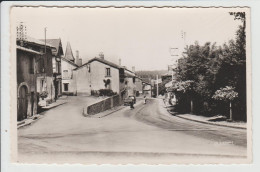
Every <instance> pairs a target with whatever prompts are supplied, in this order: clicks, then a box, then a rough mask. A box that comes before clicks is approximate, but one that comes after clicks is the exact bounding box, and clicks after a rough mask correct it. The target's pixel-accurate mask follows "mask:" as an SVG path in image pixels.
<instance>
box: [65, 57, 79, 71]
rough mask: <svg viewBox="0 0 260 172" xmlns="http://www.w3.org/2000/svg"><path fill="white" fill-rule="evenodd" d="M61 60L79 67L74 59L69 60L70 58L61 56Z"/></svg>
mask: <svg viewBox="0 0 260 172" xmlns="http://www.w3.org/2000/svg"><path fill="white" fill-rule="evenodd" d="M61 60H63V61H66V62H68V63H69V64H71V65H73V66H75V67H79V66H78V65H77V64H75V63H73V62H72V61H70V60H68V59H65V58H64V57H61ZM76 69H77V68H76Z"/></svg>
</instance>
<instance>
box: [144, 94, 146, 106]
mask: <svg viewBox="0 0 260 172" xmlns="http://www.w3.org/2000/svg"><path fill="white" fill-rule="evenodd" d="M144 104H146V96H144Z"/></svg>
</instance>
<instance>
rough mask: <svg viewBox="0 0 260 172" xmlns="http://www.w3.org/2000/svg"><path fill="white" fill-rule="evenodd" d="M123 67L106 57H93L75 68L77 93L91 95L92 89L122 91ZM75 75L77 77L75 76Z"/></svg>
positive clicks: (74, 78)
mask: <svg viewBox="0 0 260 172" xmlns="http://www.w3.org/2000/svg"><path fill="white" fill-rule="evenodd" d="M120 69H121V67H120V66H119V65H117V64H114V63H111V62H109V61H107V60H105V59H104V58H93V59H91V60H89V61H88V62H87V63H85V64H83V65H82V66H80V67H78V68H76V69H74V71H73V80H74V82H75V83H76V88H77V95H82V94H83V95H91V91H98V90H100V89H111V90H112V91H113V92H116V93H118V94H119V93H120V88H122V86H120V84H121V85H122V84H124V82H123V81H122V82H120V75H119V73H120V72H119V71H120ZM74 76H75V77H74Z"/></svg>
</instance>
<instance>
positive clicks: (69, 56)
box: [64, 42, 75, 61]
mask: <svg viewBox="0 0 260 172" xmlns="http://www.w3.org/2000/svg"><path fill="white" fill-rule="evenodd" d="M64 58H65V59H67V60H70V61H74V60H75V58H74V56H73V53H72V49H71V46H70V43H69V42H68V43H67V47H66V52H65V57H64Z"/></svg>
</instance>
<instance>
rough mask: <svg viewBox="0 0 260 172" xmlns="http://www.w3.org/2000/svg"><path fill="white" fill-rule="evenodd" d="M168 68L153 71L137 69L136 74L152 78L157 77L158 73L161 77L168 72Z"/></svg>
mask: <svg viewBox="0 0 260 172" xmlns="http://www.w3.org/2000/svg"><path fill="white" fill-rule="evenodd" d="M167 72H168V71H167V70H152V71H146V70H144V71H136V74H137V75H138V76H139V77H141V78H151V79H156V75H158V76H159V78H161V75H163V74H165V73H167Z"/></svg>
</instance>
